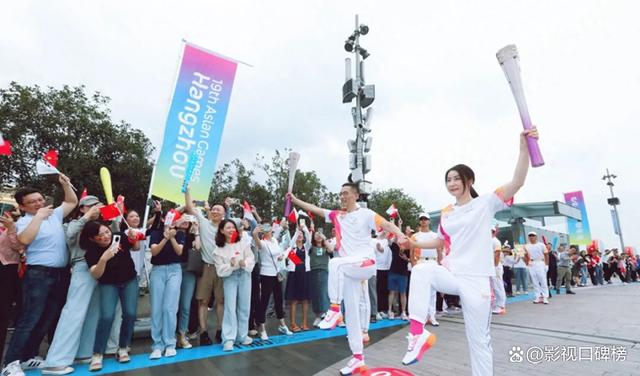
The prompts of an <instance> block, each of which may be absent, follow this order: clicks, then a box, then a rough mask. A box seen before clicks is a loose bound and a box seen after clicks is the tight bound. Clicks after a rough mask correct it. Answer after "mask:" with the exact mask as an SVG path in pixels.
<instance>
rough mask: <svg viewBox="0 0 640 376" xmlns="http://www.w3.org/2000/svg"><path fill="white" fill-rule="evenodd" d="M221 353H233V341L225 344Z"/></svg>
mask: <svg viewBox="0 0 640 376" xmlns="http://www.w3.org/2000/svg"><path fill="white" fill-rule="evenodd" d="M222 351H233V341H227V342H225V343H224V346H223V347H222Z"/></svg>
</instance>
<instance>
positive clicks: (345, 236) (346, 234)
mask: <svg viewBox="0 0 640 376" xmlns="http://www.w3.org/2000/svg"><path fill="white" fill-rule="evenodd" d="M324 220H325V221H326V222H331V223H332V224H333V227H334V228H335V229H336V247H337V248H338V250H339V253H340V256H341V257H346V256H355V257H366V258H375V255H374V253H373V252H374V250H373V248H372V247H371V231H374V230H376V229H377V228H378V227H379V226H380V224H381V223H382V221H383V220H384V219H383V218H382V217H381V216H379V215H378V214H376V213H375V212H374V211H373V210H371V209H367V208H360V207H358V209H356V210H354V211H352V212H350V213H349V212H346V211H341V210H325V215H324Z"/></svg>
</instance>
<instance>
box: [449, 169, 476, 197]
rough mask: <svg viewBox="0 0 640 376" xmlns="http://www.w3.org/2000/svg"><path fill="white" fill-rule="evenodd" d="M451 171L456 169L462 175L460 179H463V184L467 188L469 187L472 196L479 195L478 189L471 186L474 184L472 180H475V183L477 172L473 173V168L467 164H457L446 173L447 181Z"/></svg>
mask: <svg viewBox="0 0 640 376" xmlns="http://www.w3.org/2000/svg"><path fill="white" fill-rule="evenodd" d="M451 171H455V172H457V173H458V174H459V175H460V179H462V185H463V186H464V188H465V189H467V188H469V193H471V197H473V198H476V197H478V192H476V190H475V189H473V187H472V186H471V184H472V183H471V181H473V182H474V183H475V181H476V174H474V173H473V170H472V169H471V167H469V166H467V165H465V164H457V165H455V166H453V167H451V168H450V169H448V170H447V172H445V174H444V182H445V183H446V182H447V176H449V173H450V172H451Z"/></svg>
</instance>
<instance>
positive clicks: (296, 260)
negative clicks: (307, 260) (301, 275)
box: [287, 251, 302, 265]
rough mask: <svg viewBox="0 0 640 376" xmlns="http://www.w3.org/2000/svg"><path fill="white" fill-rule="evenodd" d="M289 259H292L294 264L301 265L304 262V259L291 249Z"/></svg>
mask: <svg viewBox="0 0 640 376" xmlns="http://www.w3.org/2000/svg"><path fill="white" fill-rule="evenodd" d="M287 257H289V260H291V262H293V263H294V265H300V264H302V260H301V259H300V257H298V255H296V252H295V251H291V252H289V256H287Z"/></svg>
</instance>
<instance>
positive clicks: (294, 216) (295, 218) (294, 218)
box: [287, 209, 298, 223]
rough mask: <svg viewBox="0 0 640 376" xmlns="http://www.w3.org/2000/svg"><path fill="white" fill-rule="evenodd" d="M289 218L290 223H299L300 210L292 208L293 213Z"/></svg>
mask: <svg viewBox="0 0 640 376" xmlns="http://www.w3.org/2000/svg"><path fill="white" fill-rule="evenodd" d="M287 220H288V221H289V223H298V212H297V211H296V210H295V209H294V210H291V213H289V216H288V217H287Z"/></svg>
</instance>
